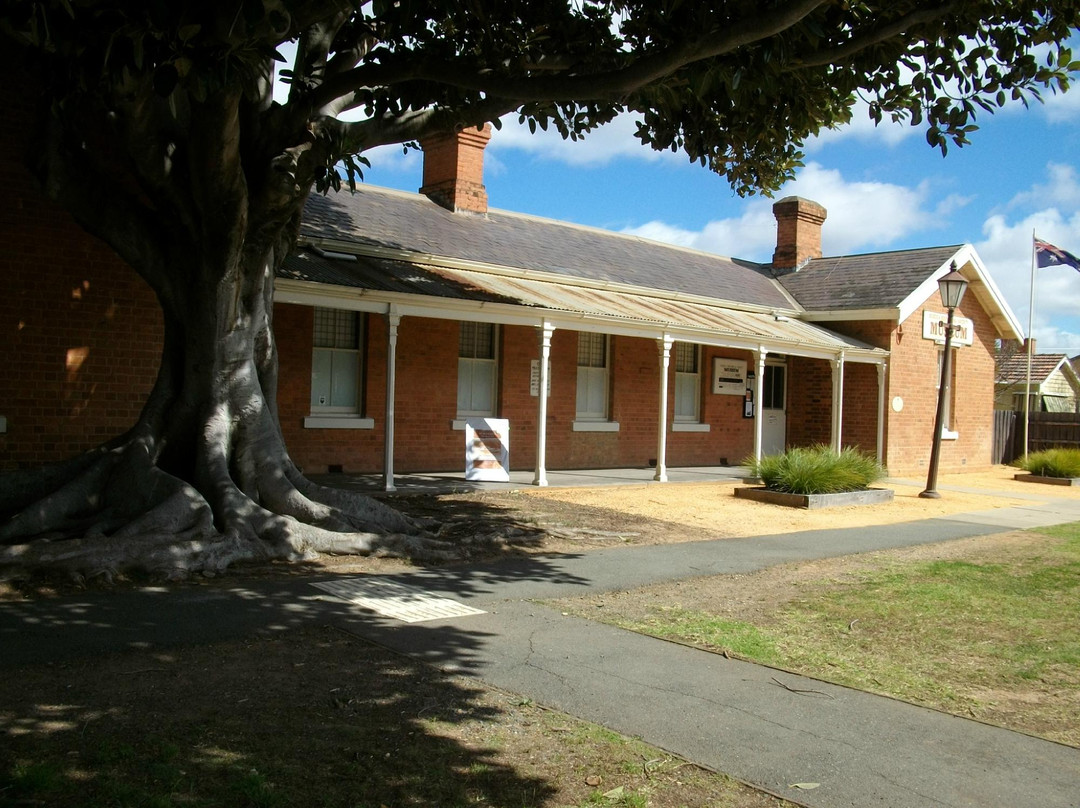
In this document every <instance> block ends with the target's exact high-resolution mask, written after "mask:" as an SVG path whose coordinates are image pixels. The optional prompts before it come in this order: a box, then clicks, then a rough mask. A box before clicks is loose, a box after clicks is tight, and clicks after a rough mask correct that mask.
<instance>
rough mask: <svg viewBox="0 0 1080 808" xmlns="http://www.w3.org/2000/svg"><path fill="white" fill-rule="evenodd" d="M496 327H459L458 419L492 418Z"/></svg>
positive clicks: (480, 325)
mask: <svg viewBox="0 0 1080 808" xmlns="http://www.w3.org/2000/svg"><path fill="white" fill-rule="evenodd" d="M495 378H496V358H495V326H494V325H492V324H491V323H462V324H461V331H460V333H459V336H458V394H457V409H458V413H457V414H458V416H468V415H494V414H495Z"/></svg>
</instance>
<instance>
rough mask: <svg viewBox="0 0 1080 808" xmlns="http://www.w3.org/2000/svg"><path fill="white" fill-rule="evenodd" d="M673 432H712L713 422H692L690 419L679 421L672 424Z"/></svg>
mask: <svg viewBox="0 0 1080 808" xmlns="http://www.w3.org/2000/svg"><path fill="white" fill-rule="evenodd" d="M671 431H672V432H710V431H712V424H700V423H691V422H689V421H681V422H679V421H677V422H674V423H672V425H671Z"/></svg>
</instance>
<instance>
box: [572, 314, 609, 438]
mask: <svg viewBox="0 0 1080 808" xmlns="http://www.w3.org/2000/svg"><path fill="white" fill-rule="evenodd" d="M577 364H578V369H577V416H576V418H577V420H579V421H606V420H607V419H608V338H607V335H606V334H588V333H584V332H582V333H579V334H578V358H577Z"/></svg>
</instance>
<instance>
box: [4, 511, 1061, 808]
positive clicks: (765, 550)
mask: <svg viewBox="0 0 1080 808" xmlns="http://www.w3.org/2000/svg"><path fill="white" fill-rule="evenodd" d="M1043 499H1044V501H1045V498H1043ZM1068 521H1080V502H1077V501H1067V500H1055V501H1053V502H1051V503H1050V504H1037V503H1036V502H1035V501H1033V502H1032V504H1031V505H1030V506H1019V507H1012V508H1002V509H997V510H993V511H989V512H985V513H976V514H964V515H959V516H953V517H951V518H948V519H931V520H924V521H920V522H912V523H905V524H901V525H892V526H884V527H876V528H852V529H845V530H829V531H813V532H807V533H800V534H785V535H775V536H762V537H754V538H747V539H728V540H724V541H722V542H699V543H689V544H675V545H667V546H663V547H640V548H618V549H613V550H601V551H596V552H590V553H586V554H581V555H577V556H559V557H552V558H536V557H532V558H525V559H517V560H513V561H509V562H504V563H498V564H487V565H477V566H472V567H468V568H464V567H463V568H454V569H433V570H417V571H414V572H409V573H406V574H402V575H397V576H390V577H389V579H391V580H392V581H393V582H395V583H399V584H404V585H407V586H409V587H414V588H415V589H416V590H417V591H418V592H422V593H424V596H425V597H426V596H430V595H437V596H444V597H448V598H452V599H454V600H455V601H458V602H460V603H463V604H466V605H468V606H471V607H475V608H479V609H482V610H483V612H484V613H482V614H477V615H472V616H464V617H454V618H448V619H442V620H435V621H432V622H425V623H413V624H405V623H401V622H398V621H396V620H393V619H390V618H386V617H380V616H378V615H375V614H373V613H371V612H369V611H366V610H362V609H359V608H357V607H354V606H351V605H349V604H346V603H344V602H343V601H341V600H340V599H338V598H336V597H333V596H331V595H329V594H327V593H326V592H324V591H322V590H320V589H317V588H316V587H314V586H312V583H313V582H317V581H314V580H307V581H304V580H295V579H293V580H289V581H271V582H264V583H259V584H257V585H254V586H252V587H250V588H244V587H232V588H229V589H223V590H218V589H213V590H210V589H193V588H180V589H178V590H175V591H171V590H166V589H157V588H149V589H146V590H142V591H138V592H127V593H116V594H112V595H104V596H101V595H94V596H87V597H82V598H77V599H73V600H62V601H38V602H33V603H19V604H0V668H4V667H8V666H15V665H19V664H25V663H29V662H36V661H56V660H59V659H63V658H65V657H71V656H82V655H86V654H96V653H101V652H104V651H108V650H115V649H122V648H129V647H140V648H145V647H148V646H150V647H154V646H168V645H177V644H187V643H207V642H213V641H216V640H221V639H227V638H230V637H236V636H242V635H244V634H247V633H250V632H253V631H260V630H262V631H265V630H279V629H284V628H288V627H290V626H294V625H299V624H303V623H306V622H309V621H326V620H333V621H336V622H338V623H339V624H341V625H342V626H344V627H346V628H347V629H348V630H349V631H351V632H354V633H356V634H358V635H360V636H362V637H366V638H368V639H370V640H372V641H375V642H378V643H380V644H382V645H385V646H388V647H390V648H393V649H395V650H398V651H400V652H402V653H406V654H410V655H413V656H415V657H418V658H421V659H424V660H426V661H428V662H430V663H433V664H435V665H438V666H439V667H442V668H444V669H448V670H452V671H455V672H458V673H461V674H464V675H468V676H473V677H476V678H478V679H480V680H481V681H484V682H486V683H488V684H492V685H495V686H498V687H501V688H505V689H507V690H511V691H514V692H516V693H520V694H522V695H524V696H527V697H529V698H531V699H533V700H534V701H536V702H538V703H542V704H547V705H550V706H552V707H555V708H558V709H561V710H564V711H566V712H568V713H571V714H574V715H577V716H580V717H582V718H586V719H589V720H592V721H596V722H598V723H601V724H603V725H605V726H608V727H610V728H612V729H615V730H618V731H620V732H623V733H626V734H628V735H637V736H640V737H642V738H644V739H645V740H647V741H649V742H651V743H653V744H656V745H658V746H660V747H662V748H664V749H667V750H669V751H671V752H675V753H677V754H679V755H682V756H684V757H686V758H688V759H690V760H692V761H695V762H698V763H701V764H704V765H706V766H710V767H712V768H715V769H717V770H719V771H723V772H725V773H728V774H730V775H732V776H734V777H737V778H739V779H741V780H744V781H747V782H750V783H753V784H756V785H759V786H761V787H763V788H766V789H768V790H769V791H772V792H774V793H777V794H781V795H783V796H785V797H787V798H789V799H792V800H794V801H798V802H801V803H803V804H805V805H809V806H815V807H816V806H821V808H834V807H835V806H860V807H865V806H873V805H880V806H889V808H907V807H908V806H910V807H911V808H922V807H923V806H978V807H979V808H997V807H1000V808H1025V807H1026V806H1031V808H1056V807H1058V806H1062V807H1064V808H1080V750H1077V749H1074V748H1071V747H1066V746H1062V745H1060V744H1054V743H1051V742H1048V741H1043V740H1039V739H1036V738H1032V737H1030V736H1026V735H1022V734H1020V733H1016V732H1010V731H1008V730H1003V729H998V728H994V727H989V726H987V725H984V724H980V723H978V722H975V721H971V720H966V719H962V718H956V717H953V716H948V715H944V714H941V713H937V712H935V711H932V710H926V709H923V708H919V707H914V706H912V705H909V704H905V703H903V702H899V701H894V700H891V699H887V698H882V697H878V696H872V695H869V694H866V693H862V692H859V691H855V690H849V689H845V688H841V687H835V686H832V685H827V684H824V683H822V682H818V681H815V680H811V679H806V678H803V677H799V676H795V675H792V674H788V673H783V672H779V671H776V670H774V669H771V668H766V667H763V666H757V665H751V664H748V663H744V662H738V661H735V660H729V659H725V658H724V657H722V656H717V655H715V654H709V653H706V652H703V651H698V650H694V649H690V648H686V647H684V646H681V645H677V644H673V643H667V642H663V641H660V640H654V639H651V638H647V637H642V636H639V635H635V634H632V633H630V632H625V631H620V630H618V629H614V628H610V627H607V626H603V625H600V624H597V623H592V622H589V621H585V620H580V619H577V618H573V617H569V616H566V615H563V614H561V613H560V612H558V611H557V610H554V609H552V608H549V607H547V606H544V605H542V604H540V603H537V600H542V599H545V598H554V597H562V596H567V595H577V594H585V593H587V592H597V591H609V590H613V589H628V588H633V587H636V586H640V585H644V584H648V583H656V582H659V581H667V580H678V579H685V578H689V577H697V576H702V575H713V574H720V573H745V572H751V571H754V570H758V569H762V568H765V567H768V566H771V565H774V564H781V563H788V562H796V561H801V560H808V559H814V558H823V557H830V556H838V555H846V554H850V553H854V552H865V551H870V550H876V549H886V548H893V547H900V546H909V545H913V544H919V543H931V542H936V541H944V540H949V539H956V538H961V537H966V536H975V535H986V534H990V533H997V532H1000V531H1002V530H1007V529H1011V528H1013V527H1030V526H1035V525H1046V524H1054V523H1061V522H1068ZM357 578H358V579H362V578H364V576H357ZM384 580H386V579H384ZM418 600H420V598H419V597H418ZM796 783H817V784H819V785H818V787H817V788H814V789H812V790H805V789H796V788H793V786H794V784H796Z"/></svg>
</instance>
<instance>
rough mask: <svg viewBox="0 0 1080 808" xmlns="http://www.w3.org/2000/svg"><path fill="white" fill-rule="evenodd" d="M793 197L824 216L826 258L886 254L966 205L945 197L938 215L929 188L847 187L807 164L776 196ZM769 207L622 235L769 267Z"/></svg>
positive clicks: (766, 203) (833, 174)
mask: <svg viewBox="0 0 1080 808" xmlns="http://www.w3.org/2000/svg"><path fill="white" fill-rule="evenodd" d="M793 195H795V196H801V197H804V198H806V199H812V200H814V201H815V202H818V203H820V204H822V205H824V206H825V208H826V209H827V210H828V220H827V222H826V224H825V227H824V229H823V230H822V242H823V243H822V250H823V252H824V253H825V254H826V255H846V254H850V253H855V252H864V251H867V250H873V249H887V248H888V247H889V245H890V244H893V243H894V242H896V241H898V240H900V239H902V238H903V237H905V236H907V235H909V234H911V233H913V232H916V231H919V230H922V229H926V228H929V227H933V226H935V225H936V224H937V223H938V222H939V219H940V217H941V216H943V215H944V213H943V211H945V212H947V211H948V210H949V209H951V208H955V207H958V206H962V205H963V204H965V203H966V201H965V199H964V198H963V197H957V196H953V197H947V198H946V200H945V201H944V202H942V203H940V204H939V205H938V209H937V210H931V209H929V207H928V205H929V203H930V201H931V200H932V199H933V195H932V194H931V188H930V186H929V184H928V183H925V182H924V183H921V184H920V185H918V186H916V187H914V188H908V187H904V186H901V185H895V184H891V183H885V182H848V181H847V180H845V179H844V176H843V174H841V172H840V171H837V170H835V169H827V168H824V167H822V166H821V165H819V164H817V163H809V164H807V166H806V167H805V168H804V169H802V171H800V172H799V176H798V178H797V179H796V180H795V181H794V182H791V183H788V184H787V185H785V186H784V187H783V188H782V189H781V191H780V193H778V194H777V195H776V196H777V198H783V197H785V196H793ZM772 204H773V200H769V199H760V198H758V199H754V200H751V201H750V202H748V203H747V205H746V208H745V212H744V213H743V214H742V215H740V216H738V217H735V218H730V219H720V220H716V221H712V222H709V223H708V224H706V225H705V227H703V228H702V229H701V230H698V231H694V230H687V229H686V228H683V227H680V226H678V225H673V224H670V223H668V222H662V221H652V222H648V223H647V224H644V225H641V226H639V227H633V228H628V229H626V230H624V231H623V232H627V233H633V234H636V235H640V236H645V237H647V238H653V239H656V240H658V241H666V242H669V243H672V244H679V245H681V246H685V247H694V248H696V249H700V250H706V251H708V252H715V253H719V254H721V255H734V256H736V257H739V258H747V259H751V260H756V261H768V260H770V258H771V257H772V251H773V247H774V246H775V240H776V221H775V219H774V218H773V215H772Z"/></svg>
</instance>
